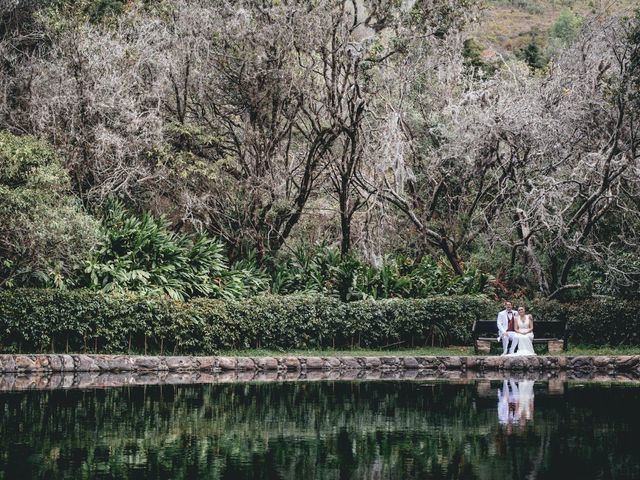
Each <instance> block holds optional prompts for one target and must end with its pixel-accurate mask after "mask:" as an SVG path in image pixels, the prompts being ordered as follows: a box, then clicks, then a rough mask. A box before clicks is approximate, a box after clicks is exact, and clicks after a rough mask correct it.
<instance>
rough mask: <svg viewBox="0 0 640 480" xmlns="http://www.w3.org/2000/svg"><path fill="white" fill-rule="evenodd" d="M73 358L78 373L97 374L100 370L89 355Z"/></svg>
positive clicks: (74, 356)
mask: <svg viewBox="0 0 640 480" xmlns="http://www.w3.org/2000/svg"><path fill="white" fill-rule="evenodd" d="M72 357H73V365H74V370H75V371H76V372H97V371H99V370H100V369H99V368H98V365H96V362H95V361H94V360H93V358H91V356H89V355H72ZM143 358H144V357H143Z"/></svg>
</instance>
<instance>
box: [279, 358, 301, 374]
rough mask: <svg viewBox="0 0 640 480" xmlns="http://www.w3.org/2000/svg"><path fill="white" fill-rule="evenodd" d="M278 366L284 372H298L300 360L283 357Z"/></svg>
mask: <svg viewBox="0 0 640 480" xmlns="http://www.w3.org/2000/svg"><path fill="white" fill-rule="evenodd" d="M280 366H281V367H282V368H284V369H285V370H291V371H293V370H300V360H298V358H297V357H285V358H283V359H282V360H281V361H280Z"/></svg>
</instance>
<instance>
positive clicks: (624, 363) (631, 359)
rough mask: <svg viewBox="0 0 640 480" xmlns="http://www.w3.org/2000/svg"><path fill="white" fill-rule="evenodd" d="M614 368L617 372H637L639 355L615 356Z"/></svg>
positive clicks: (639, 361) (639, 362) (639, 368)
mask: <svg viewBox="0 0 640 480" xmlns="http://www.w3.org/2000/svg"><path fill="white" fill-rule="evenodd" d="M615 369H616V371H618V372H639V371H640V355H620V356H617V357H615Z"/></svg>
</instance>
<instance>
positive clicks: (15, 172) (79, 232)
mask: <svg viewBox="0 0 640 480" xmlns="http://www.w3.org/2000/svg"><path fill="white" fill-rule="evenodd" d="M97 238H98V224H97V222H96V221H95V220H93V218H91V217H90V216H89V215H87V214H86V213H84V212H83V210H82V208H81V206H80V205H79V203H78V201H77V200H76V199H75V198H74V197H73V195H72V193H71V187H70V181H69V175H68V174H67V172H66V170H65V169H64V167H63V165H62V160H61V159H60V158H59V157H58V155H56V153H55V152H54V151H53V150H52V149H51V147H50V146H49V145H47V144H46V143H45V142H43V141H40V140H38V139H36V138H34V137H30V136H21V137H20V136H16V135H12V134H10V133H6V132H0V286H5V287H11V286H45V285H46V286H52V285H56V286H63V285H64V284H66V283H67V275H68V274H69V273H70V272H71V271H73V270H74V269H76V268H77V267H78V266H79V265H80V264H81V263H82V261H83V260H84V259H85V257H86V256H87V255H88V254H89V253H90V252H91V247H92V246H93V244H94V243H95V242H96V239H97Z"/></svg>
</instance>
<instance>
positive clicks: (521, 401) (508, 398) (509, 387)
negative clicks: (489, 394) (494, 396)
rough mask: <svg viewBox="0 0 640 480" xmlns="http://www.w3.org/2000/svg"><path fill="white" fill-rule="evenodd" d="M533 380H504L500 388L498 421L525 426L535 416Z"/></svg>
mask: <svg viewBox="0 0 640 480" xmlns="http://www.w3.org/2000/svg"><path fill="white" fill-rule="evenodd" d="M533 383H534V382H533V380H521V381H520V382H519V384H518V383H517V382H516V381H515V380H509V381H507V380H504V381H503V382H502V389H498V422H500V424H501V425H513V424H517V423H519V424H520V425H522V426H524V424H525V423H527V421H529V420H531V419H532V418H533Z"/></svg>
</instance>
